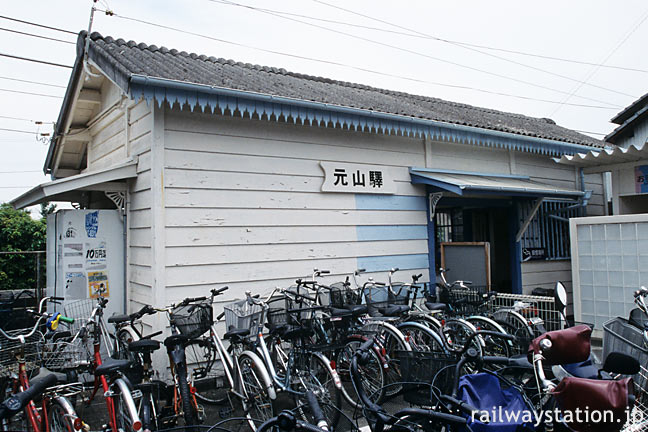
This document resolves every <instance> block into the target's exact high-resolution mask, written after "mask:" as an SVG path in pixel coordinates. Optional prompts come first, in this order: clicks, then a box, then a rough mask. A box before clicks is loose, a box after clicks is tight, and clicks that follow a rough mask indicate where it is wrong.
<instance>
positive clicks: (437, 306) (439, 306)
mask: <svg viewBox="0 0 648 432" xmlns="http://www.w3.org/2000/svg"><path fill="white" fill-rule="evenodd" d="M425 307H426V308H428V309H429V310H431V311H444V310H446V309H448V305H447V304H445V303H434V302H430V301H426V302H425Z"/></svg>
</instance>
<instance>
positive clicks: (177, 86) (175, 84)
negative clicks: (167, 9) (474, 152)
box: [129, 74, 600, 154]
mask: <svg viewBox="0 0 648 432" xmlns="http://www.w3.org/2000/svg"><path fill="white" fill-rule="evenodd" d="M133 84H135V85H139V86H145V87H163V88H170V89H174V90H180V91H186V92H191V93H197V92H200V93H206V94H212V95H219V96H227V97H237V98H246V99H250V100H253V101H258V102H267V103H276V104H285V105H291V106H295V107H301V108H305V109H317V110H324V111H330V112H337V113H342V114H349V115H355V116H363V117H369V118H373V119H379V120H388V121H395V122H402V123H410V124H414V125H419V126H428V127H429V126H434V127H437V128H445V129H448V130H452V131H460V132H464V133H470V134H481V135H487V136H490V137H495V138H504V139H507V140H518V141H522V142H525V143H533V144H542V145H543V146H545V147H547V148H550V149H552V150H553V151H555V152H556V153H558V154H574V153H584V152H590V151H600V149H597V148H596V147H590V146H586V145H582V144H573V143H567V142H563V141H554V140H549V139H545V138H536V137H530V136H526V135H517V134H513V133H509V132H501V131H495V130H490V129H482V128H478V127H473V126H464V125H458V124H453V123H446V122H440V121H437V120H429V119H420V118H415V117H408V116H402V115H398V114H390V113H383V112H377V111H370V110H366V109H361V108H351V107H345V106H340V105H334V104H327V103H323V102H314V101H306V100H301V99H293V98H288V97H284V96H273V95H269V94H263V93H256V92H250V91H244V90H236V89H231V88H224V87H215V86H209V85H205V84H196V83H189V82H185V81H177V80H170V79H166V78H157V77H150V76H145V75H137V74H133V75H131V77H130V85H131V86H132V85H133ZM130 90H131V89H129V92H130ZM131 94H132V93H131Z"/></svg>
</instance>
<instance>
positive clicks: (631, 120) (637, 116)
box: [604, 104, 648, 144]
mask: <svg viewBox="0 0 648 432" xmlns="http://www.w3.org/2000/svg"><path fill="white" fill-rule="evenodd" d="M646 118H648V104H647V105H646V106H644V107H643V108H641V109H640V110H639V111H636V112H635V113H634V114H633V115H632V116H631V117H628V118H626V120H625V122H623V124H622V125H621V126H619V127H617V128H616V129H614V130H613V131H612V132H610V133H609V134H607V135H606V136H605V138H604V140H605V141H606V142H609V143H612V144H615V143H616V142H617V141H618V140H619V138H621V137H622V136H623V135H624V134H625V133H626V132H628V131H629V130H630V128H631V127H633V126H634V125H635V124H636V123H637V122H639V121H641V120H645V119H646Z"/></svg>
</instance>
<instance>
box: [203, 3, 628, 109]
mask: <svg viewBox="0 0 648 432" xmlns="http://www.w3.org/2000/svg"><path fill="white" fill-rule="evenodd" d="M208 1H210V2H220V1H221V0H208ZM228 3H231V4H232V5H239V3H234V2H229V1H228ZM241 7H245V8H248V9H251V10H255V11H258V12H261V13H264V14H268V15H272V16H275V17H278V18H281V19H284V20H288V21H294V22H298V23H301V24H304V25H307V26H310V27H315V28H319V29H322V30H326V31H329V32H332V33H336V34H341V35H343V36H347V37H350V38H353V39H358V40H362V41H364V42H369V43H371V44H375V45H379V46H384V47H387V48H391V49H394V50H398V51H402V52H406V53H409V54H413V55H416V56H420V57H424V58H427V59H430V60H435V61H438V62H441V63H446V64H450V65H453V66H457V67H460V68H463V69H468V70H472V71H475V72H480V73H484V74H487V75H491V76H495V77H498V78H502V79H506V80H509V81H513V82H517V83H520V84H526V85H529V86H532V87H537V88H541V89H543V90H549V91H553V92H556V93H561V94H565V95H568V94H569V92H567V91H564V90H558V89H554V88H551V87H548V86H544V85H541V84H537V83H534V82H531V81H526V80H523V79H519V78H515V77H512V76H508V75H504V74H500V73H496V72H490V71H487V70H484V69H479V68H477V67H474V66H470V65H465V64H462V63H458V62H455V61H452V60H446V59H442V58H440V57H436V56H432V55H429V54H425V53H422V52H419V51H415V50H411V49H408V48H403V47H399V46H397V45H392V44H388V43H385V42H380V41H376V40H373V39H369V38H366V37H362V36H358V35H354V34H352V33H347V32H344V31H341V30H335V29H332V28H330V27H325V26H321V25H318V24H313V23H309V22H306V21H302V20H299V19H296V18H291V17H287V16H283V15H280V14H277V13H274V12H267V11H265V10H261V9H258V8H255V7H253V6H247V5H241ZM576 97H579V98H581V99H585V100H589V101H593V102H598V103H604V104H607V105H610V106H612V105H613V104H611V103H609V102H607V101H602V100H600V99H594V98H589V97H585V96H576ZM630 97H634V96H632V95H630ZM614 106H616V107H617V108H620V106H619V105H614Z"/></svg>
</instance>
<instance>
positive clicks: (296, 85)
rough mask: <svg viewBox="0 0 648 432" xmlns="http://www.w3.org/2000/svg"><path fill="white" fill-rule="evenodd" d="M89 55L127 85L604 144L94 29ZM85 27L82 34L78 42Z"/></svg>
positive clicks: (485, 112) (545, 122) (508, 116)
mask: <svg viewBox="0 0 648 432" xmlns="http://www.w3.org/2000/svg"><path fill="white" fill-rule="evenodd" d="M90 38H91V40H92V43H91V44H90V57H91V58H92V59H93V60H94V61H95V62H96V63H97V64H98V65H99V66H100V67H102V69H104V71H106V69H109V70H110V74H111V75H113V76H112V78H113V79H114V80H115V82H117V83H118V84H120V85H121V86H126V88H124V90H128V88H127V85H128V79H129V77H130V76H131V75H134V74H138V75H145V76H150V77H157V78H164V79H170V80H178V81H186V82H191V83H194V84H204V85H209V86H215V87H224V88H230V89H236V90H243V91H248V92H255V93H261V94H267V95H273V96H282V97H287V98H294V99H301V100H307V101H314V102H321V103H328V104H333V105H339V106H344V107H351V108H360V109H365V110H371V111H377V112H383V113H389V114H397V115H403V116H408V117H414V118H420V119H429V120H436V121H441V122H446V123H453V124H458V125H466V126H473V127H478V128H483V129H491V130H497V131H501V132H509V133H513V134H518V135H526V136H531V137H538V138H544V139H550V140H556V141H562V142H568V143H574V144H583V145H590V146H595V147H602V146H603V142H602V141H599V140H596V139H594V138H591V137H589V136H586V135H583V134H580V133H578V132H575V131H573V130H570V129H567V128H564V127H561V126H558V125H556V124H555V122H553V121H552V120H550V119H544V118H534V117H528V116H524V115H521V114H513V113H506V112H502V111H497V110H493V109H488V108H479V107H475V106H471V105H467V104H462V103H457V102H449V101H445V100H442V99H437V98H433V97H428V96H418V95H413V94H408V93H403V92H397V91H392V90H385V89H380V88H375V87H369V86H366V85H363V84H354V83H349V82H343V81H336V80H332V79H328V78H323V77H316V76H310V75H304V74H300V73H295V72H289V71H286V70H285V69H279V68H275V67H268V66H259V65H253V64H250V63H240V62H236V61H234V60H226V59H223V58H216V57H208V56H205V55H198V54H193V53H191V54H189V53H187V52H184V51H177V50H175V49H168V48H165V47H157V46H155V45H146V44H144V43H137V42H133V41H128V42H127V41H124V40H123V39H113V38H112V37H109V36H106V37H104V36H102V35H100V34H99V33H92V34H91V36H90ZM84 39H85V32H81V34H80V35H79V45H80V44H81V43H82V40H84Z"/></svg>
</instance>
